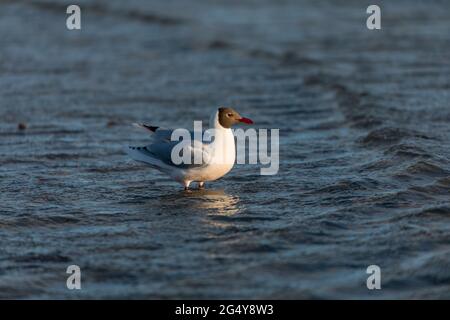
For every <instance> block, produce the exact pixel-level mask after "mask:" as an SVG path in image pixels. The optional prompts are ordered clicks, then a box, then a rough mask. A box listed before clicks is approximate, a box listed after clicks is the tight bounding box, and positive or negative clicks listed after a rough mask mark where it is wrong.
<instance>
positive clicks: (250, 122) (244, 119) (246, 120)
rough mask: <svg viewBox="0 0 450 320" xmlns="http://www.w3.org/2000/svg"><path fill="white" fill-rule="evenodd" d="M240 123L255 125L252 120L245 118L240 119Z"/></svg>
mask: <svg viewBox="0 0 450 320" xmlns="http://www.w3.org/2000/svg"><path fill="white" fill-rule="evenodd" d="M239 122H243V123H246V124H253V121H252V120H250V119H249V118H244V117H242V118H240V119H239Z"/></svg>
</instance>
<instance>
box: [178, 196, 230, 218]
mask: <svg viewBox="0 0 450 320" xmlns="http://www.w3.org/2000/svg"><path fill="white" fill-rule="evenodd" d="M185 197H187V198H189V199H192V200H194V201H195V202H194V203H195V207H196V208H198V209H203V210H206V211H208V214H210V215H219V216H233V215H235V214H237V213H239V197H238V196H236V195H229V194H227V193H226V192H225V191H224V190H221V189H218V190H213V189H203V190H195V191H192V192H186V193H185Z"/></svg>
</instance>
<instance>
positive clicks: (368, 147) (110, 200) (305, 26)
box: [0, 0, 450, 299]
mask: <svg viewBox="0 0 450 320" xmlns="http://www.w3.org/2000/svg"><path fill="white" fill-rule="evenodd" d="M78 3H79V4H80V5H81V8H82V14H83V15H82V28H83V29H82V31H81V32H69V31H67V29H66V28H65V18H66V15H65V3H64V2H63V1H48V0H47V1H5V0H3V1H0V181H1V182H0V192H1V193H0V244H1V246H0V298H39V299H41V298H368V299H371V298H375V299H379V298H396V299H397V298H447V299H448V298H450V284H449V283H450V256H449V253H450V246H449V241H450V233H449V231H450V220H449V217H450V198H449V195H450V161H449V159H450V147H449V145H448V141H449V137H450V127H449V125H448V123H449V121H450V109H449V101H450V100H449V96H450V90H449V89H450V77H449V74H450V62H449V61H450V59H449V58H450V50H449V49H450V43H449V38H448V30H450V20H449V19H448V12H449V10H448V9H449V5H448V4H447V3H446V2H444V1H437V0H436V1H427V2H425V1H416V2H414V1H406V0H404V1H396V3H395V4H393V3H387V2H381V3H382V30H381V31H369V30H367V29H366V27H365V19H366V16H367V15H366V13H365V10H366V8H367V6H368V5H369V4H370V3H369V2H367V3H366V2H364V1H362V2H361V1H356V0H355V1H345V2H344V1H322V2H320V4H318V3H315V2H313V1H282V2H275V1H268V0H266V1H258V2H256V1H245V2H244V1H225V0H223V1H214V3H212V1H207V0H198V1H189V2H188V1H180V2H167V1H165V0H157V1H156V0H152V1H151V2H150V1H136V0H129V1H126V2H123V1H118V0H117V1H78ZM220 105H232V106H234V107H235V108H236V109H237V110H239V112H241V114H243V115H245V116H248V117H250V118H252V119H253V120H254V121H255V122H256V123H257V128H280V162H281V163H280V171H279V173H278V174H277V175H275V176H261V175H259V169H260V168H259V166H257V165H237V166H235V168H234V169H233V171H232V172H231V173H230V174H228V175H227V176H226V177H224V178H223V179H221V180H219V181H216V182H214V183H209V184H207V189H206V190H204V191H193V192H190V193H186V192H183V191H182V190H181V189H180V186H179V185H178V184H176V183H174V182H171V181H169V180H167V179H166V178H165V177H164V176H162V175H160V174H159V173H157V172H155V171H153V170H152V169H149V168H147V167H145V166H144V165H141V164H138V163H134V162H132V161H130V160H129V159H128V158H127V156H126V155H125V154H124V153H123V151H122V148H123V146H125V145H128V144H135V145H136V144H142V143H145V142H146V141H147V136H146V135H145V134H143V133H142V132H141V131H138V130H134V129H133V128H132V127H131V126H130V123H132V122H136V121H144V122H147V123H150V124H154V125H162V126H166V127H190V126H192V121H193V120H205V121H206V120H208V118H209V113H210V112H211V111H212V110H214V108H216V107H217V106H220ZM18 123H25V124H26V125H27V128H26V130H18V128H17V124H18ZM71 264H76V265H79V266H80V267H81V270H82V287H83V288H82V290H80V291H69V290H67V288H66V278H67V276H68V275H67V274H66V273H65V271H66V268H67V266H68V265H71ZM371 264H376V265H379V266H380V267H381V270H382V290H371V291H369V290H367V288H366V279H367V276H368V275H367V274H366V268H367V266H369V265H371Z"/></svg>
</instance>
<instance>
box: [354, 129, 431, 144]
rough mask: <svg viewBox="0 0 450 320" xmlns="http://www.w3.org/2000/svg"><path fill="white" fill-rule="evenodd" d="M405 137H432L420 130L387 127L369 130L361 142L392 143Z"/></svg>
mask: <svg viewBox="0 0 450 320" xmlns="http://www.w3.org/2000/svg"><path fill="white" fill-rule="evenodd" d="M404 138H420V139H432V138H431V137H429V136H427V135H426V134H424V133H421V132H418V131H413V130H408V129H401V128H392V127H385V128H380V129H376V130H373V131H371V132H369V134H368V135H367V136H366V137H365V138H363V139H362V140H361V143H362V144H363V145H366V146H379V145H391V144H394V143H397V142H399V141H401V140H402V139H404Z"/></svg>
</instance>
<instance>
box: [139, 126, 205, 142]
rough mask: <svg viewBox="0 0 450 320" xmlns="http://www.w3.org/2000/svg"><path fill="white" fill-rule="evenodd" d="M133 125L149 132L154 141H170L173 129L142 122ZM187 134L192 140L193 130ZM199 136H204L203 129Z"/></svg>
mask: <svg viewBox="0 0 450 320" xmlns="http://www.w3.org/2000/svg"><path fill="white" fill-rule="evenodd" d="M134 125H135V126H136V127H139V128H142V129H144V130H146V131H147V132H151V133H152V137H153V138H154V140H156V141H158V140H159V141H171V137H172V133H173V132H174V131H175V129H165V128H160V127H154V126H150V125H146V124H142V123H134ZM189 134H190V135H191V140H194V131H189ZM201 136H202V137H204V136H205V130H203V131H202V135H201ZM208 137H210V135H208ZM208 139H209V138H208ZM212 139H213V137H211V139H209V140H212ZM204 143H205V144H208V143H210V142H209V141H208V142H204Z"/></svg>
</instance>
